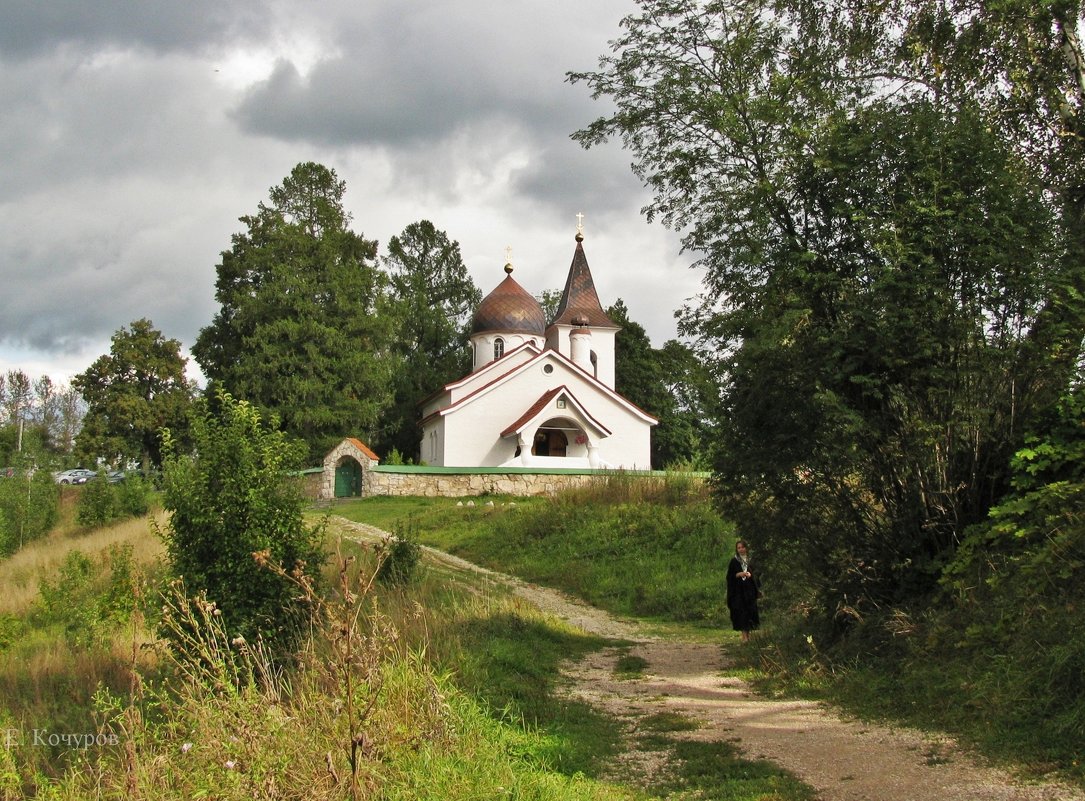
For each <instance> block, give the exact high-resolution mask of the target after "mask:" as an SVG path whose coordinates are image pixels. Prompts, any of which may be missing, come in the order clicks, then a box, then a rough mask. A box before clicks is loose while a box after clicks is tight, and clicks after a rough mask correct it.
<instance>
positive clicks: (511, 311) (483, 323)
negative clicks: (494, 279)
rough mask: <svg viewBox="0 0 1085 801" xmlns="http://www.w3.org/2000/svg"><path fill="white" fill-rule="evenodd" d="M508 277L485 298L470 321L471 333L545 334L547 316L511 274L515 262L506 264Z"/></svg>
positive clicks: (537, 302)
mask: <svg viewBox="0 0 1085 801" xmlns="http://www.w3.org/2000/svg"><path fill="white" fill-rule="evenodd" d="M505 273H506V276H505V280H504V281H502V282H501V283H500V284H498V285H497V288H496V289H494V291H493V292H491V293H490V294H489V295H487V296H486V297H485V298H483V300H482V303H480V304H479V306H478V308H477V309H476V310H475V316H474V319H473V320H472V321H471V333H472V334H481V333H485V332H491V331H492V332H494V333H502V334H529V335H532V336H540V337H541V336H544V335H545V333H546V318H545V316H544V315H543V310H542V306H540V305H539V301H537V300H535V298H533V297H532V296H531V294H530V293H529V292H528V291H527V290H526V289H524V288H523V287H522V286H520V285H519V284H518V283H516V279H514V278H513V277H512V265H511V264H506V265H505Z"/></svg>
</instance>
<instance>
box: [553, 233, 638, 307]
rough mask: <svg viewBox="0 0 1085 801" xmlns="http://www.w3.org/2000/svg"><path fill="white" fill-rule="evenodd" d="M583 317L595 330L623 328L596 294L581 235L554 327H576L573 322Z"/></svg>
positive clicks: (578, 238) (577, 239)
mask: <svg viewBox="0 0 1085 801" xmlns="http://www.w3.org/2000/svg"><path fill="white" fill-rule="evenodd" d="M580 317H583V318H585V319H586V320H587V324H588V325H589V326H591V327H592V328H620V327H621V326H618V325H616V324H615V323H614V321H613V320H611V319H610V318H609V317H607V313H606V312H605V311H603V306H602V304H600V303H599V293H598V292H596V291H595V281H593V280H592V277H591V270H590V269H588V257H587V256H585V255H584V237H583V235H582V234H579V233H578V234H577V235H576V250H575V251H574V252H573V263H572V264H571V265H570V266H569V276H568V278H566V279H565V290H564V291H563V292H562V293H561V302H560V303H559V304H558V310H557V313H556V314H555V316H554V320H553V322H551V323H550V325H552V326H553V325H576V324H577V323H574V322H573V320H574V319H577V318H580Z"/></svg>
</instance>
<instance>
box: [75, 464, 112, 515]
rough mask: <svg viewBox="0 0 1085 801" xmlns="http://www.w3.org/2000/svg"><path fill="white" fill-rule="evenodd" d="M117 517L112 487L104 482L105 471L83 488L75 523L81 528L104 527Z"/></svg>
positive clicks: (100, 471)
mask: <svg viewBox="0 0 1085 801" xmlns="http://www.w3.org/2000/svg"><path fill="white" fill-rule="evenodd" d="M116 517H117V501H116V499H115V498H114V497H113V485H112V484H110V483H109V482H108V481H107V480H106V472H105V470H99V471H98V475H97V476H96V477H95V478H93V479H91V480H90V481H88V482H87V483H86V484H85V485H84V486H83V492H82V494H81V495H80V496H79V511H78V512H77V513H76V518H75V519H76V521H77V522H78V523H79V525H81V526H86V527H87V528H95V527H97V526H104V525H105V524H106V523H108V522H110V521H111V520H114V519H115V518H116Z"/></svg>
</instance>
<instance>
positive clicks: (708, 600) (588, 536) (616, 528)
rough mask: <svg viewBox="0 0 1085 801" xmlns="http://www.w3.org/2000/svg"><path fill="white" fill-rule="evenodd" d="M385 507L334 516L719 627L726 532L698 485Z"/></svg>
mask: <svg viewBox="0 0 1085 801" xmlns="http://www.w3.org/2000/svg"><path fill="white" fill-rule="evenodd" d="M384 500H385V499H380V498H375V499H371V500H365V501H361V502H358V503H356V504H349V505H344V506H343V507H342V513H343V514H345V515H348V516H351V517H353V518H355V519H359V520H362V521H364V522H369V523H371V524H372V523H376V524H380V525H384V526H386V527H387V526H393V525H396V524H397V523H396V522H395V521H396V517H398V516H402V517H401V518H400V519H404V518H407V517H409V519H410V526H411V529H412V530H413V531H414V532H416V534H417V537H418V540H419V541H420V542H423V543H425V544H428V545H435V546H437V547H440V548H442V549H445V550H449V551H451V552H453V553H456V554H458V555H461V556H464V557H465V558H468V559H471V560H472V561H475V562H477V563H479V564H483V565H486V566H489V567H495V568H497V569H500V570H502V571H506V572H512V573H515V574H516V575H518V576H522V577H523V578H525V579H527V580H530V581H539V582H542V583H545V584H549V585H551V586H555V587H558V588H561V589H564V590H567V591H569V592H572V593H575V594H577V595H580V596H581V597H584V598H586V599H587V600H589V601H590V602H592V603H593V604H596V605H598V606H600V607H602V608H605V609H610V610H612V611H616V612H619V613H621V614H627V615H645V616H650V617H658V618H661V619H664V620H680V621H691V622H695V623H701V624H704V623H709V622H712V623H716V624H719V623H720V622H721V621H722V620H724V615H725V610H724V609H723V601H722V599H723V593H724V574H725V568H726V563H727V559H729V558H730V554H731V552H732V544H733V538H732V530H733V527H732V526H731V524H729V523H724V522H723V521H722V520H721V519H720V518H719V516H718V515H717V514H716V513H715V511H714V510H713V509H712V507H711V505H710V503H709V501H708V498H707V492H706V489H705V486H704V482H703V480H702V479H700V478H687V477H685V476H681V475H675V476H668V477H666V478H662V479H655V478H642V477H627V476H622V475H620V474H615V475H614V476H611V477H608V478H607V479H605V480H600V481H598V482H596V483H594V484H591V485H588V486H586V487H584V488H582V489H578V490H568V491H566V492H563V493H562V494H560V495H559V496H557V497H555V498H553V499H547V498H542V499H533V500H531V501H525V500H518V501H517V502H516V503H515V504H502V505H499V506H493V507H482V508H481V509H479V508H477V507H468V506H464V507H450V506H449V505H447V503H446V504H440V505H436V506H426V505H423V504H419V503H418V501H419V500H420V499H412V500H413V501H415V502H414V503H411V504H408V503H406V502H400V503H391V504H386V503H382V501H384ZM404 501H406V499H404ZM386 506H390V507H392V508H393V509H394V510H398V515H397V514H396V512H394V511H391V510H388V509H385V507H386ZM370 509H372V510H373V511H372V514H371V515H370V513H369V511H368V510H370Z"/></svg>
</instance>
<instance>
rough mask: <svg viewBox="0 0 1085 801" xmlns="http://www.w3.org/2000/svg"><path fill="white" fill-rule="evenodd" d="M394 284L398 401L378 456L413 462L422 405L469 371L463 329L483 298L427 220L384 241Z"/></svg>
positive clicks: (385, 421)
mask: <svg viewBox="0 0 1085 801" xmlns="http://www.w3.org/2000/svg"><path fill="white" fill-rule="evenodd" d="M382 261H383V264H384V268H385V270H387V272H388V273H389V276H390V281H391V287H392V297H393V303H392V309H391V313H392V314H393V315H394V316H395V320H396V322H395V327H396V336H395V345H394V349H395V351H396V353H397V354H398V355H399V357H400V359H401V366H400V367H399V369H398V370H397V371H396V376H395V380H394V385H395V400H394V401H393V404H392V406H391V407H390V408H389V409H388V411H387V412H385V414H384V415H383V417H382V421H381V431H380V435H379V437H378V438H377V439H376V441H375V445H376V447H377V448H378V449H379V451H378V452H381V453H383V452H386V451H389V450H391V449H392V448H395V449H396V450H398V451H399V452H401V453H404V454H408V456H409V457H410V456H411V455H413V457H414V458H417V457H418V454H419V436H418V422H419V420H420V417H419V409H418V404H419V402H420V401H421V400H422V399H423V398H425V397H426V396H427V395H429V394H431V393H432V392H434V391H435V390H437V389H439V388H440V387H442V386H444V385H445V384H447V383H448V382H450V381H453V380H455V379H457V378H459V377H461V376H462V375H464V374H465V373H467V372H468V371H469V370H470V368H471V360H470V354H469V353H468V351H467V334H468V331H467V326H468V323H469V322H470V319H471V314H472V313H473V312H474V309H475V307H476V306H478V304H479V302H480V301H481V300H482V293H481V292H480V291H479V290H478V288H477V287H476V286H475V284H474V281H472V280H471V276H470V275H469V274H468V272H467V266H466V265H465V264H464V263H463V257H462V256H461V255H460V245H459V243H458V242H456V241H454V240H451V239H449V238H448V235H447V234H446V233H445V232H444V231H440V230H438V229H437V228H436V227H435V226H434V224H433V223H431V222H430V221H429V220H421V221H419V222H416V223H411V224H410V225H408V226H407V227H406V228H404V229H403V231H402V233H400V234H399V235H398V236H393V237H392V238H391V239H389V240H388V255H387V256H385V257H384V258H383V259H382Z"/></svg>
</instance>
